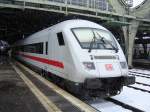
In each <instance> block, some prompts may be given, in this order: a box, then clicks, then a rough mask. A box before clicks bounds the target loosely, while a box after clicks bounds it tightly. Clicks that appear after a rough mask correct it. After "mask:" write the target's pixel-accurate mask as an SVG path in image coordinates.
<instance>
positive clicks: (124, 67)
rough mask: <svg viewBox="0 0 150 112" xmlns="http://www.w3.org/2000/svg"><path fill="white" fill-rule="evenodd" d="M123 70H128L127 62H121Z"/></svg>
mask: <svg viewBox="0 0 150 112" xmlns="http://www.w3.org/2000/svg"><path fill="white" fill-rule="evenodd" d="M120 65H121V68H122V69H127V63H126V62H124V61H123V62H120Z"/></svg>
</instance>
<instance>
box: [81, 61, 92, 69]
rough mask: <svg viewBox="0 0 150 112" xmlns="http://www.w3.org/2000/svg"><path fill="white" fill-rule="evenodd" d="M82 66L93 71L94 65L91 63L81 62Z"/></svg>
mask: <svg viewBox="0 0 150 112" xmlns="http://www.w3.org/2000/svg"><path fill="white" fill-rule="evenodd" d="M83 65H84V67H85V69H87V70H95V65H94V63H93V62H83Z"/></svg>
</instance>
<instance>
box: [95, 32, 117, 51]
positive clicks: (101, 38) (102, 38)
mask: <svg viewBox="0 0 150 112" xmlns="http://www.w3.org/2000/svg"><path fill="white" fill-rule="evenodd" d="M96 33H97V32H96ZM97 35H98V36H99V37H100V40H101V41H102V42H104V43H105V41H106V42H107V43H108V44H109V45H111V47H112V48H113V49H114V50H115V52H116V53H117V52H118V48H116V47H115V46H114V45H113V44H112V43H111V42H110V41H109V40H107V39H105V38H104V37H102V36H101V35H100V34H99V33H97ZM104 39H105V40H104Z"/></svg>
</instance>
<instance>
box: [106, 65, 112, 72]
mask: <svg viewBox="0 0 150 112" xmlns="http://www.w3.org/2000/svg"><path fill="white" fill-rule="evenodd" d="M105 68H106V70H107V71H112V70H113V66H112V64H106V65H105Z"/></svg>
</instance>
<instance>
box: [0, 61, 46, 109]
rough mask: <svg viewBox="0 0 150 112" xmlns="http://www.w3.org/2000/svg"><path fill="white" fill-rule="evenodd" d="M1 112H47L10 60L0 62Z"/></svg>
mask: <svg viewBox="0 0 150 112" xmlns="http://www.w3.org/2000/svg"><path fill="white" fill-rule="evenodd" d="M0 112H46V110H45V108H44V107H43V105H42V104H41V103H40V102H39V100H38V99H37V98H36V97H35V96H34V94H33V93H32V92H31V91H30V90H29V88H28V87H27V85H26V84H25V83H24V81H23V80H22V79H21V78H20V77H19V75H17V73H16V72H15V70H14V69H13V68H12V66H11V65H10V64H9V63H8V60H7V59H6V60H5V58H3V59H2V60H0Z"/></svg>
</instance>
